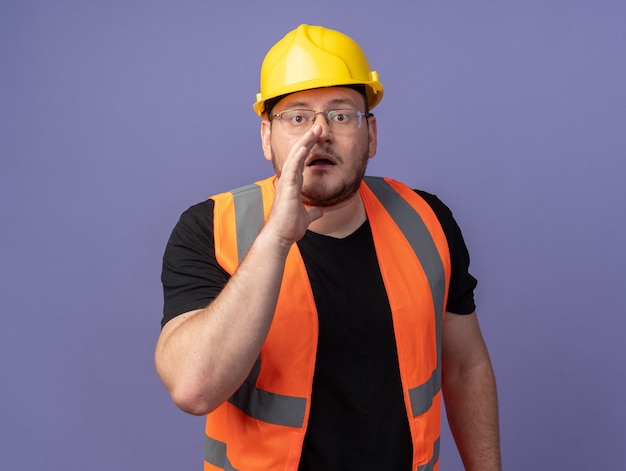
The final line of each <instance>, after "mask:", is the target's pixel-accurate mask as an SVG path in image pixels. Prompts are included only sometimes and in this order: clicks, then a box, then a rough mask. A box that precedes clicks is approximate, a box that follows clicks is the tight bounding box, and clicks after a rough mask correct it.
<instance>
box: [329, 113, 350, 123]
mask: <svg viewBox="0 0 626 471" xmlns="http://www.w3.org/2000/svg"><path fill="white" fill-rule="evenodd" d="M331 119H332V120H333V121H335V122H337V123H345V122H347V121H349V120H350V116H349V115H348V114H347V113H335V114H334V115H333V116H332V118H331Z"/></svg>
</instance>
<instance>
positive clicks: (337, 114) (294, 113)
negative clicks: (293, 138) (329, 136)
mask: <svg viewBox="0 0 626 471" xmlns="http://www.w3.org/2000/svg"><path fill="white" fill-rule="evenodd" d="M319 114H321V115H323V116H324V119H325V120H326V123H327V125H328V126H329V127H330V128H331V129H332V130H333V132H340V133H341V132H349V131H352V130H354V129H355V128H358V127H359V126H360V125H361V117H362V116H363V113H361V112H360V111H358V110H350V109H347V110H329V111H313V110H286V111H282V112H280V113H278V114H276V115H274V117H275V118H278V120H279V121H280V124H281V126H282V127H283V129H285V130H286V131H288V132H290V133H292V134H304V133H305V132H306V131H308V130H309V129H311V127H312V126H313V123H314V122H315V119H316V117H317V115H319Z"/></svg>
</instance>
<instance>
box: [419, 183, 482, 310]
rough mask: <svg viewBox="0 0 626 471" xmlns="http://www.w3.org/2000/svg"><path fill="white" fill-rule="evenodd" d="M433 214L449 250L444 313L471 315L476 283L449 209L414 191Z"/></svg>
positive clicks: (430, 195) (441, 203)
mask: <svg viewBox="0 0 626 471" xmlns="http://www.w3.org/2000/svg"><path fill="white" fill-rule="evenodd" d="M415 191H416V193H418V194H419V195H420V196H421V197H422V198H424V200H426V202H427V203H428V204H429V205H430V207H431V208H432V209H433V211H434V212H435V215H436V216H437V218H438V219H439V222H440V224H441V227H442V228H443V231H444V233H445V235H446V240H447V241H448V247H449V249H450V264H451V272H450V288H449V290H448V300H447V303H446V311H448V312H453V313H455V314H471V313H473V312H474V311H475V310H476V304H475V302H474V289H475V288H476V285H477V283H478V282H477V281H476V278H474V277H473V276H472V275H471V274H470V272H469V265H470V255H469V251H468V250H467V246H466V245H465V241H464V239H463V234H462V233H461V229H460V228H459V225H458V224H457V223H456V221H455V219H454V216H453V215H452V212H451V211H450V209H449V208H448V207H447V206H446V205H445V204H444V203H443V202H442V201H441V200H440V199H439V198H437V196H435V195H432V194H430V193H427V192H425V191H421V190H415Z"/></svg>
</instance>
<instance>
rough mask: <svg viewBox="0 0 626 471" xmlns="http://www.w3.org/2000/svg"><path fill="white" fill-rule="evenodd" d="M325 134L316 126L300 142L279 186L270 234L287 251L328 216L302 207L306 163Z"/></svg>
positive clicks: (270, 222) (272, 211)
mask: <svg viewBox="0 0 626 471" xmlns="http://www.w3.org/2000/svg"><path fill="white" fill-rule="evenodd" d="M321 133H322V128H321V126H319V125H314V126H313V127H312V128H311V129H310V130H309V131H307V132H306V133H305V134H304V135H303V136H302V137H301V138H300V140H299V141H298V142H296V144H295V145H294V147H293V149H292V150H291V152H290V153H289V156H288V157H287V159H286V160H285V162H284V163H283V166H282V169H281V171H280V177H279V178H278V180H277V182H276V197H275V199H274V205H273V206H272V210H271V213H270V216H269V219H268V221H267V224H266V230H267V231H270V233H271V234H273V235H275V236H276V237H277V238H278V239H279V240H280V241H281V242H282V243H283V244H284V246H285V247H286V248H289V247H291V245H292V244H293V243H294V242H297V241H298V240H300V239H301V238H302V237H303V236H304V234H305V232H306V230H307V228H308V227H309V224H311V223H312V222H313V221H315V220H316V219H319V218H320V217H322V216H323V214H324V212H323V210H322V208H319V207H315V206H306V205H304V204H303V203H302V184H303V180H304V177H303V172H304V162H305V160H306V158H307V156H308V155H309V152H310V151H311V149H312V148H313V146H314V145H315V143H316V142H317V139H318V138H319V137H320V135H321Z"/></svg>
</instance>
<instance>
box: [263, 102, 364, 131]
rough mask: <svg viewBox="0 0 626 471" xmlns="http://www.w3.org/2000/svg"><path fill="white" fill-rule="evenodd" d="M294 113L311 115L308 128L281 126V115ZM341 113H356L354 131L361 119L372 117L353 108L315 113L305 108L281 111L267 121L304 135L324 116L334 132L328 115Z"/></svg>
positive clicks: (335, 128) (358, 126) (359, 125)
mask: <svg viewBox="0 0 626 471" xmlns="http://www.w3.org/2000/svg"><path fill="white" fill-rule="evenodd" d="M294 111H302V112H306V113H313V116H312V118H311V119H309V120H308V123H309V125H308V126H304V125H303V126H301V127H300V126H296V127H289V125H287V126H285V125H283V116H282V115H283V114H284V113H292V112H294ZM341 111H350V112H355V113H356V119H357V121H356V127H355V128H354V129H358V128H360V127H361V122H362V120H363V118H365V120H367V118H369V117H370V116H373V115H372V113H370V112H368V111H361V110H357V109H355V108H336V109H333V110H328V111H315V110H308V109H305V108H295V109H291V110H283V111H281V112H280V113H275V114H272V115H270V117H269V120H270V122H271V121H273V120H274V119H278V121H280V125H281V126H282V127H283V129H284V130H285V131H287V132H291V131H295V134H304V133H305V132H307V131H308V130H309V129H311V128H312V127H313V124H314V123H315V120H316V119H317V115H320V114H321V115H323V116H324V120H325V121H326V124H327V125H328V126H329V127H330V129H332V130H333V131H336V130H337V129H338V128H337V127H335V126H333V125H331V118H329V117H328V115H329V114H331V113H338V112H341ZM337 124H339V126H341V123H337ZM348 129H350V127H349V126H347V127H346V130H348Z"/></svg>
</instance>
